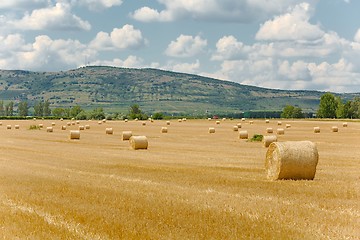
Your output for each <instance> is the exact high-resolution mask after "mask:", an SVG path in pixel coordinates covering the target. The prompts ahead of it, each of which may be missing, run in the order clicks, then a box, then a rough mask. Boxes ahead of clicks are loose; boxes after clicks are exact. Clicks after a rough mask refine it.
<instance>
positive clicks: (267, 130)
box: [266, 128, 274, 133]
mask: <svg viewBox="0 0 360 240" xmlns="http://www.w3.org/2000/svg"><path fill="white" fill-rule="evenodd" d="M273 132H274V130H273V129H272V128H266V133H273Z"/></svg>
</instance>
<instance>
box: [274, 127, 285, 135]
mask: <svg viewBox="0 0 360 240" xmlns="http://www.w3.org/2000/svg"><path fill="white" fill-rule="evenodd" d="M276 132H277V134H278V135H284V134H285V130H284V129H283V128H278V129H277V130H276Z"/></svg>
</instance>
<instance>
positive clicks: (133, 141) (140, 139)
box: [129, 136, 148, 150]
mask: <svg viewBox="0 0 360 240" xmlns="http://www.w3.org/2000/svg"><path fill="white" fill-rule="evenodd" d="M129 142H130V146H131V148H132V149H135V150H137V149H147V148H148V140H147V138H146V136H132V137H131V138H130V140H129Z"/></svg>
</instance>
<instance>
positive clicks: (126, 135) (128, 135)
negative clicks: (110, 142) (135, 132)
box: [122, 131, 132, 141]
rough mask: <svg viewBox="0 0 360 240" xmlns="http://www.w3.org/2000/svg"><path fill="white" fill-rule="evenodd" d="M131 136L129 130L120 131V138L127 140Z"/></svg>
mask: <svg viewBox="0 0 360 240" xmlns="http://www.w3.org/2000/svg"><path fill="white" fill-rule="evenodd" d="M131 136H132V132H131V131H123V132H122V140H123V141H125V140H129V139H130V138H131Z"/></svg>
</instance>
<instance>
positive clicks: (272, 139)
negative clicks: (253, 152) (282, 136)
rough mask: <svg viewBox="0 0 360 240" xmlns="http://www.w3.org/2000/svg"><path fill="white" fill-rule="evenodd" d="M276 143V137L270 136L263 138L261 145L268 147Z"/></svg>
mask: <svg viewBox="0 0 360 240" xmlns="http://www.w3.org/2000/svg"><path fill="white" fill-rule="evenodd" d="M273 142H277V136H276V135H270V136H264V137H263V143H264V147H266V148H267V147H269V146H270V144H271V143H273Z"/></svg>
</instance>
